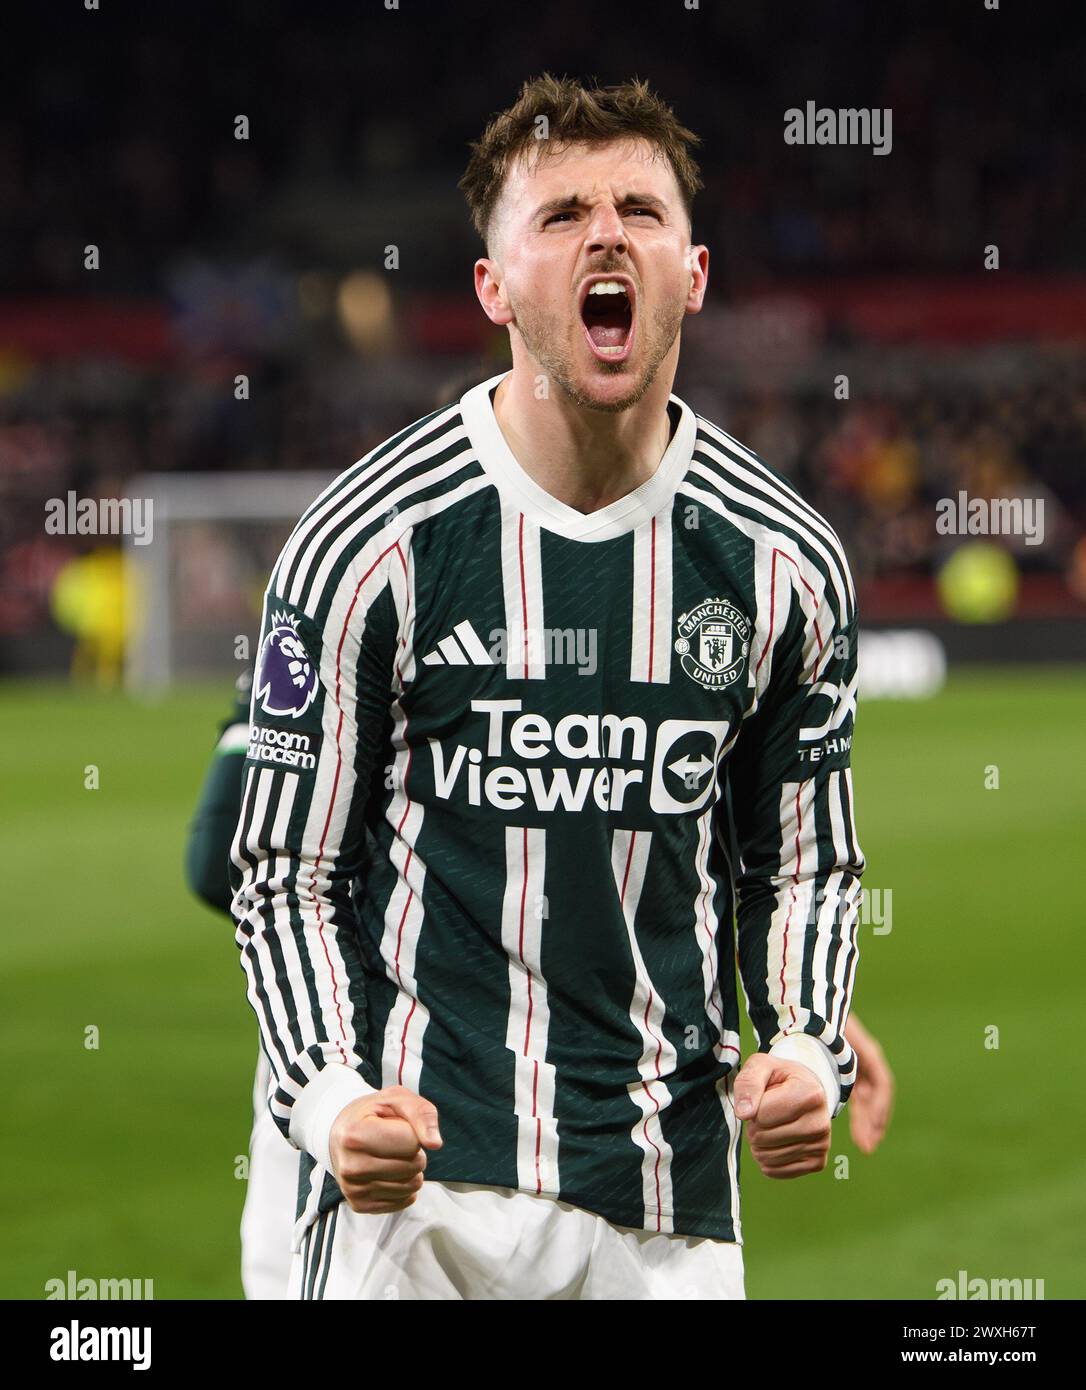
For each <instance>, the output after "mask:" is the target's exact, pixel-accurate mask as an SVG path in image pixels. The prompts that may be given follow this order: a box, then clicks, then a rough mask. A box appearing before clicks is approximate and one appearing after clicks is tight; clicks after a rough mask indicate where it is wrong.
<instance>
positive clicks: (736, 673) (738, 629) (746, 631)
mask: <svg viewBox="0 0 1086 1390" xmlns="http://www.w3.org/2000/svg"><path fill="white" fill-rule="evenodd" d="M678 632H679V635H678V637H677V638H676V640H675V650H676V651H677V652H678V654H679V660H680V661H681V663H682V668H683V670H684V671H685V672H686V674H687V675H688V676H689V677H690V679H691V680H695V681H697V683H698V684H699V685H702V686H704V687H705V689H706V690H726V689H727V688H728V686H729V685H734V683H735V682H736V681H737V680H738V679H739V677H740V675H741V674H742V671H743V667H744V666H745V664H746V658H747V657H748V656H749V654H750V621H749V619H747V618H745V617H744V616H743V614H742V613H740V611H739V609H738V608H736V606H735V604H734V603H729V601H728V600H727V599H725V598H707V599H705V600H704V601H703V602H702V603H699V604H698V606H697V607H696V608H692V609H691V610H690V612H689V613H683V614H681V615H680V617H679V623H678Z"/></svg>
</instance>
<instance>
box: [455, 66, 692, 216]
mask: <svg viewBox="0 0 1086 1390" xmlns="http://www.w3.org/2000/svg"><path fill="white" fill-rule="evenodd" d="M540 116H545V117H546V119H547V138H546V139H545V140H543V139H541V138H540V136H539V126H538V125H537V122H538V120H539V117H540ZM623 138H631V139H642V140H647V141H648V142H649V143H650V144H652V145H655V146H656V148H657V149H658V150H659V151H660V153H661V154H663V156H664V157H665V159H667V161H668V163H669V164H670V165H671V168H672V170H673V171H674V174H675V178H676V180H677V182H678V185H679V191H680V193H681V194H682V200H683V205H684V207H685V208H686V214H687V216H688V217H691V216H692V211H693V206H694V194H695V193H696V192H697V191H698V189H699V188H701V187H702V181H701V174H700V171H699V170H698V166H697V164H696V163H695V162H694V159H693V158H692V156H691V154H690V150H691V149H692V147H693V146H694V145H697V144H699V143H700V141H699V139H698V137H697V136H696V135H695V134H694V132H693V131H692V130H687V129H686V127H685V126H684V125H682V124H680V122H679V120H678V118H677V117H676V115H675V113H674V112H673V111H672V109H671V107H670V106H668V105H667V104H666V103H665V102H663V101H661V99H660V98H659V97H658V96H657V95H656V94H655V93H654V92H653V91H652V90H651V89H650V87H649V84H648V83H647V82H643V81H642V80H641V79H640V78H637V77H635V78H633V79H631V80H630V81H629V82H623V83H621V84H619V85H618V86H614V87H599V86H593V87H584V86H582V85H581V83H580V82H578V81H576V80H575V79H574V78H572V77H552V76H551V74H550V73H549V72H545V73H543V75H542V76H541V77H534V78H531V79H530V80H529V81H527V82H525V84H524V86H523V87H522V88H521V89H520V96H519V97H518V98H517V99H516V101H515V102H514V103H513V105H512V106H510V107H509V109H508V110H507V111H501V112H499V113H498V114H497V115H496V116H494V117H492V118H491V121H490V123H489V125H488V126H487V128H486V130H484V131H483V136H482V139H481V140H475V141H472V142H471V158H470V160H469V161H468V167H467V169H466V170H465V171H464V176H463V178H462V179H461V180H460V183H459V185H458V187H459V188H460V190H461V192H462V193H463V194H464V197H465V198H466V199H467V200H468V207H469V208H470V209H471V220H472V222H473V223H474V225H475V230H476V231H477V232H478V233H479V235H480V236H481V237H482V238H483V241H484V242H485V241H486V239H487V233H488V231H489V228H490V219H491V217H492V216H493V213H494V208H495V206H496V205H497V202H498V198H499V196H500V195H501V191H502V186H503V185H504V183H505V178H506V175H507V174H508V172H509V168H510V166H511V165H512V164H513V163H514V162H515V161H516V159H517V158H518V157H519V156H521V155H524V154H527V153H528V152H529V151H530V150H532V149H535V150H537V151H538V152H539V157H541V156H542V153H543V151H544V149H546V150H548V151H554V150H557V149H559V148H562V147H564V146H566V145H570V144H589V145H598V144H603V143H604V142H605V141H609V140H620V139H623Z"/></svg>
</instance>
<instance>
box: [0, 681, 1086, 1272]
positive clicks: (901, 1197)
mask: <svg viewBox="0 0 1086 1390" xmlns="http://www.w3.org/2000/svg"><path fill="white" fill-rule="evenodd" d="M229 701H230V688H229V684H228V683H227V682H224V683H223V685H222V687H202V688H200V689H196V690H191V691H185V692H183V693H179V694H174V695H171V696H170V697H169V698H168V699H167V700H165V701H163V702H162V703H159V704H135V703H133V702H131V701H129V700H127V699H125V698H123V697H121V696H106V695H96V694H88V693H85V692H73V691H72V690H70V689H69V688H67V687H66V686H62V685H57V684H38V683H34V684H28V683H15V682H9V683H7V684H5V685H3V686H0V717H2V722H3V728H4V730H5V751H4V759H5V770H4V793H5V804H6V814H5V824H6V827H7V833H6V848H7V861H6V862H7V872H8V879H7V883H6V892H5V895H4V896H5V910H4V929H3V934H2V937H0V957H2V960H0V968H2V972H3V980H4V1007H3V1009H2V1010H0V1038H2V1051H3V1056H4V1059H5V1081H6V1085H5V1106H4V1109H5V1116H4V1118H5V1122H6V1123H5V1131H6V1136H7V1137H6V1139H5V1142H4V1146H3V1153H4V1157H3V1165H4V1181H3V1184H2V1192H3V1199H2V1200H3V1204H4V1207H5V1211H4V1216H3V1230H4V1240H3V1242H2V1245H0V1296H3V1297H7V1298H13V1297H15V1298H19V1297H22V1298H41V1297H43V1296H44V1292H45V1287H44V1286H45V1281H46V1280H47V1279H50V1278H55V1277H60V1278H64V1277H65V1275H66V1272H67V1271H68V1270H69V1269H74V1270H75V1271H76V1272H77V1274H78V1275H79V1276H80V1277H84V1278H85V1277H91V1278H95V1279H97V1278H131V1279H137V1278H142V1279H149V1278H150V1279H153V1280H154V1292H155V1296H156V1298H224V1297H226V1298H230V1297H238V1296H240V1291H241V1290H240V1283H239V1278H238V1258H237V1257H238V1238H237V1225H238V1217H239V1213H240V1210H241V1204H242V1200H243V1195H244V1193H243V1187H244V1183H243V1181H242V1180H239V1178H237V1177H236V1176H235V1166H236V1159H237V1156H238V1155H242V1154H244V1153H245V1151H246V1144H247V1138H248V1132H249V1121H250V1112H249V1098H250V1085H251V1080H252V1069H253V1063H254V1060H255V1055H256V1031H255V1022H254V1020H253V1018H252V1016H251V1014H250V1012H249V1008H248V1005H247V1004H246V1003H245V1000H244V990H243V978H242V974H241V971H240V968H239V966H238V961H237V951H236V948H235V946H234V944H233V933H232V930H231V927H230V925H229V924H228V923H227V922H226V921H225V919H223V918H220V917H217V916H216V915H215V914H214V913H212V912H210V911H209V910H207V909H205V908H203V907H202V906H200V905H199V904H198V903H196V902H195V901H194V900H192V899H191V898H190V897H189V895H188V893H187V892H186V890H185V887H184V884H183V881H182V874H181V859H182V845H183V840H184V833H185V826H186V823H187V820H188V817H189V814H190V812H191V809H192V806H193V804H194V802H195V797H196V792H197V788H198V785H199V782H200V779H201V777H202V774H203V771H204V766H205V762H206V759H207V756H208V754H209V751H210V747H211V743H212V741H213V737H214V732H215V727H216V726H217V723H218V721H219V720H220V719H222V718H224V717H225V715H226V714H227V713H228V710H229ZM1084 715H1086V671H1084V670H1081V669H1079V670H1064V671H1057V670H1050V671H1036V670H1032V671H1020V670H1015V671H1011V670H985V671H979V672H971V673H969V674H960V675H956V676H955V677H954V678H953V679H952V681H951V683H950V685H949V686H948V688H947V690H946V691H945V692H944V693H943V694H942V695H941V696H940V697H939V698H938V699H935V700H931V701H927V702H923V703H915V704H912V703H904V702H879V703H875V702H871V703H868V704H866V705H865V704H862V705H861V710H860V722H859V727H858V731H857V740H856V750H855V760H854V767H855V779H856V788H857V804H858V814H859V828H860V838H861V842H862V844H863V847H864V850H865V853H866V855H867V859H868V865H869V869H868V874H867V877H866V880H865V882H866V884H867V885H868V886H869V887H870V888H872V889H879V890H883V892H885V891H886V890H891V891H892V895H893V897H892V913H893V916H892V931H891V932H889V933H888V934H883V935H874V934H873V933H872V931H871V930H870V929H869V928H865V929H863V931H862V934H861V952H862V954H861V961H860V968H859V976H858V988H857V994H856V1008H857V1012H858V1013H859V1014H860V1015H861V1016H862V1017H863V1018H864V1020H865V1022H866V1023H867V1024H868V1026H869V1027H870V1028H871V1029H872V1030H873V1031H874V1032H875V1033H876V1034H877V1035H878V1036H879V1037H880V1038H881V1039H882V1041H883V1043H884V1045H885V1047H886V1050H887V1053H888V1055H889V1057H890V1060H891V1063H892V1065H893V1067H894V1069H895V1071H896V1073H897V1079H898V1086H899V1093H898V1104H897V1111H896V1114H895V1117H894V1121H893V1124H892V1126H891V1130H890V1134H889V1137H888V1139H887V1140H886V1142H885V1143H884V1145H883V1147H882V1149H881V1150H880V1151H879V1152H878V1153H877V1154H876V1155H874V1156H873V1157H870V1158H865V1157H864V1156H863V1155H861V1154H860V1153H859V1152H858V1151H856V1150H855V1149H854V1148H853V1146H852V1145H851V1143H850V1141H849V1138H848V1128H847V1122H846V1121H845V1119H844V1118H842V1119H841V1120H839V1121H838V1122H837V1124H836V1125H835V1131H834V1140H833V1145H832V1149H831V1155H846V1156H848V1158H849V1176H848V1177H847V1179H846V1178H839V1177H835V1176H834V1172H833V1168H834V1164H833V1161H832V1158H831V1166H830V1169H828V1170H827V1171H826V1172H825V1173H822V1174H820V1175H818V1176H817V1177H814V1178H804V1179H802V1180H800V1181H797V1182H788V1183H773V1182H769V1181H768V1180H766V1179H763V1178H762V1177H761V1175H760V1174H759V1173H758V1172H757V1170H756V1168H755V1166H754V1164H753V1162H752V1161H751V1160H750V1159H749V1156H746V1155H744V1161H743V1174H744V1183H743V1188H744V1228H745V1237H746V1251H745V1256H746V1266H747V1282H748V1292H749V1294H750V1296H751V1297H754V1298H766V1297H774V1296H779V1297H784V1298H811V1297H813V1298H865V1297H875V1298H888V1297H904V1298H920V1299H928V1298H933V1297H934V1296H935V1293H936V1281H937V1280H938V1279H940V1278H944V1277H950V1278H956V1276H957V1272H958V1270H959V1269H965V1270H967V1271H968V1273H969V1275H970V1277H977V1276H981V1277H985V1278H1022V1279H1027V1278H1033V1279H1039V1278H1043V1279H1044V1280H1045V1293H1046V1296H1047V1297H1048V1298H1081V1297H1083V1296H1084V1295H1086V1268H1084V1266H1083V1263H1082V1260H1081V1257H1080V1252H1079V1250H1078V1249H1077V1245H1078V1243H1079V1241H1080V1237H1081V1232H1082V1230H1083V1228H1084V1227H1086V1185H1084V1184H1083V1182H1082V1179H1081V1155H1080V1152H1079V1149H1078V1143H1077V1141H1076V1140H1075V1139H1074V1135H1075V1134H1076V1133H1077V1132H1078V1130H1079V1120H1078V1119H1077V1116H1078V1115H1079V1114H1080V1111H1081V1098H1082V1092H1083V1086H1082V1082H1083V1072H1084V1070H1086V1068H1084V1065H1083V1060H1082V1059H1083V1041H1082V1020H1083V1018H1084V1017H1086V977H1084V974H1083V971H1082V969H1081V959H1082V955H1081V944H1082V939H1083V937H1082V933H1083V927H1084V925H1086V923H1084V916H1083V909H1082V887H1081V874H1082V862H1083V839H1084V836H1083V827H1084V822H1086V815H1084V812H1083V794H1082V776H1083V771H1084V767H1086V763H1084V759H1083V749H1084V745H1086V724H1084ZM89 764H95V765H96V766H97V767H98V769H99V778H100V787H99V789H98V790H96V791H92V790H87V789H85V787H84V769H85V768H86V767H87V766H88V765H89ZM990 765H995V766H996V767H998V770H999V784H1000V785H999V789H998V790H986V788H985V769H986V768H987V767H989V766H990ZM90 1027H96V1028H97V1029H98V1030H99V1046H98V1048H97V1049H88V1048H87V1047H86V1046H85V1045H84V1043H85V1036H86V1034H85V1030H86V1029H87V1028H90ZM991 1027H995V1028H997V1029H998V1030H999V1047H998V1049H992V1048H986V1047H985V1045H984V1044H985V1030H986V1029H988V1028H991Z"/></svg>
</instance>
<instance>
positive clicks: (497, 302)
mask: <svg viewBox="0 0 1086 1390" xmlns="http://www.w3.org/2000/svg"><path fill="white" fill-rule="evenodd" d="M475 293H476V295H477V296H478V299H479V303H480V304H481V305H482V306H483V313H484V314H486V316H487V318H488V319H489V320H490V322H491V323H494V324H497V325H498V327H499V328H503V327H504V326H505V325H506V324H507V323H512V322H513V311H512V309H511V308H510V307H509V301H508V300H507V299H506V297H505V280H504V278H503V276H502V271H501V266H500V265H499V264H498V262H497V261H492V260H491V259H490V258H489V257H488V256H480V258H479V259H478V260H477V261H476V262H475Z"/></svg>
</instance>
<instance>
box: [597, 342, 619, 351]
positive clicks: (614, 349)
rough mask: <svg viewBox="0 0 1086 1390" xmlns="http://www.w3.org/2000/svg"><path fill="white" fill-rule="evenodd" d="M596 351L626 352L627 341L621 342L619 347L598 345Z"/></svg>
mask: <svg viewBox="0 0 1086 1390" xmlns="http://www.w3.org/2000/svg"><path fill="white" fill-rule="evenodd" d="M596 351H597V352H606V353H615V352H625V351H626V344H625V343H620V344H619V346H618V347H598V348H596Z"/></svg>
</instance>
